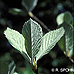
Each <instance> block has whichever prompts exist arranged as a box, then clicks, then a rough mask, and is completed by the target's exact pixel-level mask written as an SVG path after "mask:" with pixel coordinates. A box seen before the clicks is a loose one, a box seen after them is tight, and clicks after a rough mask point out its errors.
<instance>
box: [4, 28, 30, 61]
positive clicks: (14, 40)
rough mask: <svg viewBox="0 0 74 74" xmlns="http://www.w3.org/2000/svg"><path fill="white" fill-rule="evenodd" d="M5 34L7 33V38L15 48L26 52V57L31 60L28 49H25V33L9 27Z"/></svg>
mask: <svg viewBox="0 0 74 74" xmlns="http://www.w3.org/2000/svg"><path fill="white" fill-rule="evenodd" d="M4 34H5V36H6V38H7V39H8V41H9V43H10V44H11V45H12V46H13V47H14V48H15V49H17V50H19V51H20V52H21V54H23V53H25V55H24V57H25V58H26V59H27V60H29V61H30V57H29V55H28V54H27V52H26V49H25V39H24V37H23V35H22V34H20V33H19V32H17V31H15V30H13V29H10V28H7V29H6V30H5V31H4Z"/></svg>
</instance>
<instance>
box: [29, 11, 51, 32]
mask: <svg viewBox="0 0 74 74" xmlns="http://www.w3.org/2000/svg"><path fill="white" fill-rule="evenodd" d="M28 14H29V16H30V17H32V18H33V19H35V20H36V21H37V22H39V23H40V24H41V25H42V26H43V27H44V28H45V29H46V30H47V31H50V29H49V28H48V27H47V26H46V25H45V24H44V23H43V22H42V21H40V20H39V19H38V18H37V17H36V16H35V15H34V14H33V13H32V12H29V13H28Z"/></svg>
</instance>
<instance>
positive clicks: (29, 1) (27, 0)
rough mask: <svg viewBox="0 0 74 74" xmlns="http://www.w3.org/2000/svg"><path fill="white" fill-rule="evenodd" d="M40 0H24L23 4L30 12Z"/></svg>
mask: <svg viewBox="0 0 74 74" xmlns="http://www.w3.org/2000/svg"><path fill="white" fill-rule="evenodd" d="M37 1H38V0H22V5H23V6H24V7H25V8H26V10H27V11H28V12H30V11H32V10H33V9H34V8H35V6H36V5H37Z"/></svg>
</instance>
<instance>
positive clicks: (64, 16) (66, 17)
mask: <svg viewBox="0 0 74 74" xmlns="http://www.w3.org/2000/svg"><path fill="white" fill-rule="evenodd" d="M56 20H57V24H58V25H61V24H63V23H64V22H65V23H67V24H72V22H73V17H72V15H71V13H70V12H68V11H67V12H65V13H61V14H59V15H58V16H57V19H56Z"/></svg>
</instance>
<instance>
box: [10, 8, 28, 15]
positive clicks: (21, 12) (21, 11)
mask: <svg viewBox="0 0 74 74" xmlns="http://www.w3.org/2000/svg"><path fill="white" fill-rule="evenodd" d="M9 13H11V14H14V15H22V16H25V15H27V14H26V12H25V11H23V10H22V9H18V8H12V9H9Z"/></svg>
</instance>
